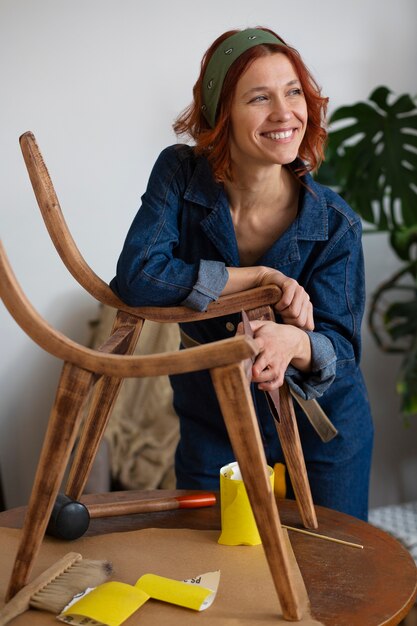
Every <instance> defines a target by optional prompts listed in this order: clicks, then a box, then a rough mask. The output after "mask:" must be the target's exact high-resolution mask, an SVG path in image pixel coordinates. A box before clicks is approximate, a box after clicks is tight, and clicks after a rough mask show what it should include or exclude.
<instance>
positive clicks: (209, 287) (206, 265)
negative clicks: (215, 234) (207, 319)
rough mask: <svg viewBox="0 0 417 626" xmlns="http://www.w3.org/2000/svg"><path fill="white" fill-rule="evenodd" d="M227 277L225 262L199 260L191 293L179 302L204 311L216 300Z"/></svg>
mask: <svg viewBox="0 0 417 626" xmlns="http://www.w3.org/2000/svg"><path fill="white" fill-rule="evenodd" d="M228 278H229V273H228V271H227V269H226V267H225V264H224V263H222V262H220V261H206V260H204V259H203V260H202V261H200V269H199V272H198V278H197V282H196V283H195V284H194V285H193V288H192V290H191V293H190V294H189V295H188V296H187V297H186V298H185V300H183V301H182V303H181V304H183V305H184V306H188V307H190V309H195V310H196V311H205V310H206V309H207V307H208V305H209V304H210V302H213V300H217V299H218V297H219V296H220V294H221V293H222V291H223V289H224V288H225V286H226V283H227V281H228Z"/></svg>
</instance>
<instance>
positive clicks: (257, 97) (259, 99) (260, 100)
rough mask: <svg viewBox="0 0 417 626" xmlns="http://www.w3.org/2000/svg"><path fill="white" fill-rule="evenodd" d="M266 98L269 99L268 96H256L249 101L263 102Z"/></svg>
mask: <svg viewBox="0 0 417 626" xmlns="http://www.w3.org/2000/svg"><path fill="white" fill-rule="evenodd" d="M264 100H267V97H266V96H256V97H255V98H252V100H250V101H249V102H263V101H264Z"/></svg>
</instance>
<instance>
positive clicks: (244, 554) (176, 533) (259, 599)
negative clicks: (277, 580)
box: [0, 528, 322, 626]
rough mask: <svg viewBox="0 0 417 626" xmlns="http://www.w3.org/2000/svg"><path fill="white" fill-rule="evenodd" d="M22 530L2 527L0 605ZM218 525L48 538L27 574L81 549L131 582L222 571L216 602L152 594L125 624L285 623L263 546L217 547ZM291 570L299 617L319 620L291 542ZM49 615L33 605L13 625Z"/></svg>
mask: <svg viewBox="0 0 417 626" xmlns="http://www.w3.org/2000/svg"><path fill="white" fill-rule="evenodd" d="M19 536H20V531H19V530H15V529H11V528H0V554H1V561H0V562H1V568H0V598H1V600H0V605H1V606H3V604H4V602H3V598H4V596H5V592H6V588H7V585H8V581H9V577H10V573H11V570H12V566H13V562H14V558H15V554H16V551H17V547H18V541H19ZM218 536H219V532H218V531H212V530H178V529H175V530H169V529H157V528H150V529H147V530H139V531H133V532H126V533H112V534H108V535H100V536H97V537H84V538H81V539H78V540H77V541H73V542H63V541H58V540H56V539H51V538H46V539H45V540H44V543H43V545H42V549H41V553H40V555H39V557H38V558H37V560H36V563H35V568H34V572H33V575H32V577H31V578H34V577H35V576H36V575H38V574H40V573H41V572H42V571H44V570H45V569H46V568H47V567H49V566H50V565H51V564H52V563H53V562H54V561H56V560H57V559H58V558H60V557H61V556H63V555H64V554H66V553H67V552H80V553H81V554H82V556H83V558H91V559H108V560H110V561H112V563H113V566H114V569H115V574H114V580H118V581H122V582H126V583H129V584H134V583H135V582H136V580H137V579H138V578H139V577H140V576H141V575H142V574H147V573H153V574H159V575H161V576H167V577H169V578H174V579H177V580H183V579H186V578H191V577H193V576H197V575H199V574H203V573H205V572H210V571H214V570H218V569H219V570H220V571H221V575H220V585H219V589H218V592H217V596H216V599H215V601H214V603H213V605H212V606H211V607H210V608H209V609H207V610H206V611H203V612H195V611H191V610H189V609H184V608H181V607H177V606H174V605H171V604H165V603H162V602H157V601H154V600H149V601H148V602H147V603H146V604H145V605H144V606H143V607H142V608H140V609H139V610H138V611H137V612H136V613H135V614H133V615H132V616H131V617H130V618H129V619H128V620H126V621H125V622H124V624H125V626H175V625H176V624H178V625H180V626H196V625H198V624H201V625H202V626H209V625H210V626H211V625H213V626H238V625H239V626H240V625H242V626H245V625H246V626H264V625H265V626H267V625H268V624H274V625H275V626H280V625H282V624H287V625H288V624H289V623H290V622H288V621H285V620H284V619H283V618H282V615H281V608H280V605H279V600H278V597H277V594H276V591H275V588H274V586H273V583H272V579H271V576H270V573H269V569H268V565H267V562H266V559H265V555H264V552H263V548H262V546H222V545H219V544H218V543H217V539H218ZM286 541H287V545H288V549H289V554H290V557H291V565H292V567H291V569H292V575H293V576H294V580H295V581H296V587H297V590H298V593H299V597H300V598H301V599H302V603H303V608H304V610H303V613H304V617H303V619H302V620H301V621H300V622H296V623H297V624H299V625H300V626H322V625H321V623H320V622H317V621H316V620H314V619H312V617H311V615H310V611H309V605H308V598H307V594H306V590H305V587H304V583H303V580H302V577H301V574H300V570H299V568H298V565H297V562H296V560H295V557H294V554H293V552H292V549H291V544H290V542H289V539H288V536H286ZM57 623H58V622H57V621H56V620H55V617H54V615H52V614H51V613H45V612H40V611H34V610H30V611H29V612H26V613H24V614H23V615H21V616H20V617H18V618H16V619H15V620H13V622H12V623H11V624H12V626H29V625H30V626H48V624H51V625H52V624H57Z"/></svg>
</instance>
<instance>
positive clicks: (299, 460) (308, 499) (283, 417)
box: [275, 382, 318, 528]
mask: <svg viewBox="0 0 417 626" xmlns="http://www.w3.org/2000/svg"><path fill="white" fill-rule="evenodd" d="M279 392H280V393H279V398H280V414H279V421H277V420H275V424H276V427H277V431H278V436H279V440H280V442H281V446H282V451H283V452H284V457H285V462H286V464H287V467H288V473H289V475H290V478H291V484H292V487H293V489H294V494H295V498H296V501H297V505H298V510H299V511H300V516H301V519H302V522H303V524H304V526H305V527H306V528H317V527H318V522H317V516H316V511H315V509H314V503H313V498H312V495H311V489H310V483H309V481H308V476H307V469H306V464H305V460H304V454H303V449H302V447H301V441H300V435H299V432H298V425H297V418H296V416H295V412H294V405H293V401H292V397H291V394H290V390H289V389H288V385H287V383H286V382H284V384H283V386H282V387H280V390H279Z"/></svg>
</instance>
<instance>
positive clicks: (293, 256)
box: [184, 157, 328, 267]
mask: <svg viewBox="0 0 417 626" xmlns="http://www.w3.org/2000/svg"><path fill="white" fill-rule="evenodd" d="M298 164H299V161H298V160H296V161H294V163H292V164H291V165H290V167H295V166H296V165H298ZM301 181H302V182H303V184H304V185H305V186H302V187H301V190H300V203H299V205H300V206H299V211H298V215H297V217H296V219H295V220H294V222H293V223H292V224H291V225H290V227H289V228H288V229H287V230H286V231H285V232H284V233H283V234H282V235H281V237H280V238H279V239H277V241H276V242H275V243H274V244H273V245H272V246H271V248H270V249H269V250H267V251H266V253H265V254H264V255H263V256H262V258H260V259H259V261H258V264H259V265H270V266H272V267H278V266H282V265H286V264H288V263H292V262H296V261H299V260H300V251H299V247H298V241H299V240H305V241H325V240H327V239H328V212H327V202H326V198H325V195H324V192H323V190H322V187H321V186H320V185H319V184H317V183H316V182H315V181H314V180H313V178H312V177H311V176H310V174H305V175H304V176H303V177H302V178H301ZM184 198H185V199H186V200H187V201H190V202H193V203H195V204H199V205H201V206H203V207H206V208H208V209H211V211H210V212H209V213H208V215H207V216H206V217H205V218H204V219H203V220H202V221H201V223H200V224H201V227H202V229H203V230H204V232H205V233H206V235H207V236H208V237H209V239H210V240H211V241H212V242H213V244H214V245H215V246H216V248H217V249H218V250H219V251H220V252H221V254H222V255H223V257H224V259H225V261H226V264H228V265H230V266H232V267H233V266H234V267H237V266H239V265H240V262H239V251H238V246H237V241H236V236H235V231H234V227H233V222H232V217H231V214H230V210H229V203H228V199H227V196H226V193H225V191H224V187H223V185H222V184H221V183H217V182H216V181H215V180H214V178H213V175H212V172H211V168H210V165H209V163H208V161H207V159H206V158H205V157H199V158H197V160H196V167H195V169H194V172H193V175H192V177H191V179H190V181H189V183H188V186H187V189H186V191H185V194H184Z"/></svg>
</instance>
